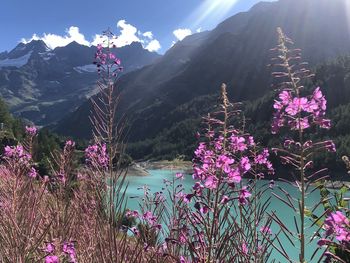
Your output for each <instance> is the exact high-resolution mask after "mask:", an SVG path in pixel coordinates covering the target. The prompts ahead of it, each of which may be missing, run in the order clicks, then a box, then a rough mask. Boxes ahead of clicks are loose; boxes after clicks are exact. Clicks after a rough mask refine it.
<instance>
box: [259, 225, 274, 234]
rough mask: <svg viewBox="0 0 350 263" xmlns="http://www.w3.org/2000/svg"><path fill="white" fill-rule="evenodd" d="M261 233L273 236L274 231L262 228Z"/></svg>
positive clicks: (266, 227)
mask: <svg viewBox="0 0 350 263" xmlns="http://www.w3.org/2000/svg"><path fill="white" fill-rule="evenodd" d="M260 232H261V233H263V234H267V235H272V230H271V228H269V227H268V226H263V227H261V228H260Z"/></svg>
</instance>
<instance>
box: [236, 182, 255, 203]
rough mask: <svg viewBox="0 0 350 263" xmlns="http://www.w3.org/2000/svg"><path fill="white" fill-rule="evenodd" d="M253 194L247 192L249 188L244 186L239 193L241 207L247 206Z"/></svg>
mask: <svg viewBox="0 0 350 263" xmlns="http://www.w3.org/2000/svg"><path fill="white" fill-rule="evenodd" d="M251 195H252V194H251V193H250V192H249V191H248V190H247V187H246V186H244V187H243V188H242V189H241V190H240V193H239V198H238V201H239V203H240V204H241V205H245V204H247V202H248V200H247V199H248V198H249V197H250V196H251Z"/></svg>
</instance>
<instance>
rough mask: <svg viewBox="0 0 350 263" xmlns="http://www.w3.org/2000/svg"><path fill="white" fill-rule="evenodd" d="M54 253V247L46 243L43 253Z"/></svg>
mask: <svg viewBox="0 0 350 263" xmlns="http://www.w3.org/2000/svg"><path fill="white" fill-rule="evenodd" d="M54 251H55V245H54V244H52V243H48V244H47V245H46V249H45V252H47V253H52V252H54Z"/></svg>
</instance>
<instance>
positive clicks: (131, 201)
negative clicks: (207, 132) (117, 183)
mask: <svg viewBox="0 0 350 263" xmlns="http://www.w3.org/2000/svg"><path fill="white" fill-rule="evenodd" d="M149 172H150V175H149V176H143V177H141V176H128V177H127V180H126V181H127V182H128V183H129V187H128V189H127V191H126V195H127V197H128V205H127V207H128V208H130V209H138V208H139V206H138V199H136V198H130V197H135V196H142V195H143V190H138V188H140V187H142V186H144V185H147V186H148V187H149V188H150V189H151V191H152V192H157V191H161V188H162V187H163V180H164V179H168V180H172V178H173V176H175V174H176V172H179V171H175V170H149ZM266 183H268V181H261V184H266ZM183 185H184V187H185V189H191V187H192V185H193V180H192V177H191V175H187V176H185V180H184V181H183ZM277 185H279V186H281V187H282V188H283V189H284V190H286V191H287V192H288V193H289V194H291V195H292V196H293V197H297V196H298V195H297V194H298V193H297V190H296V189H295V188H294V187H292V186H291V185H289V184H287V183H284V182H279V181H276V182H275V187H274V189H273V190H271V192H272V191H274V192H275V193H276V194H279V195H280V194H281V192H280V191H279V190H278V189H277ZM271 192H270V193H268V194H267V196H268V195H270V196H272V194H271ZM266 198H267V197H266ZM319 198H320V195H319V192H318V191H314V192H313V193H311V194H309V195H308V196H307V199H306V202H307V205H308V206H309V207H312V206H313V205H314V204H316V203H317V202H319ZM269 210H270V211H275V212H276V214H277V215H278V216H279V218H280V219H281V220H282V221H283V223H284V224H285V225H286V226H288V227H289V228H290V229H291V230H292V231H293V232H295V224H294V219H293V216H294V215H295V213H294V212H293V210H292V209H291V208H289V207H288V206H287V205H285V204H283V203H282V202H281V201H280V200H278V199H277V198H276V197H274V196H272V200H271V205H270V207H269ZM308 225H311V222H310V223H308ZM272 230H273V232H275V233H276V232H277V230H278V227H277V226H276V225H273V226H272ZM314 231H316V228H314V229H310V230H308V232H307V234H308V237H310V236H311V235H312V234H313V232H314ZM290 238H291V239H292V240H296V239H297V237H296V236H290ZM280 239H281V241H282V244H283V248H284V249H285V250H286V251H287V253H288V255H289V256H290V257H291V258H292V259H293V260H294V261H297V260H298V251H296V249H295V248H293V247H292V246H291V244H290V243H289V241H288V239H287V238H286V237H284V236H283V235H281V236H280ZM308 240H309V239H308ZM296 244H297V243H296ZM315 248H317V245H316V242H311V243H310V244H309V245H308V247H307V250H306V255H307V259H308V260H307V262H317V260H315V259H314V260H313V261H310V257H311V255H312V254H313V253H314V249H315ZM320 253H321V252H320V251H319V252H318V254H320ZM315 258H316V259H318V257H315ZM273 259H275V260H276V261H275V262H282V263H284V262H288V261H287V260H286V259H284V258H283V257H282V256H281V255H280V254H279V253H278V252H275V253H273V254H272V256H271V258H270V260H269V262H271V261H272V260H273Z"/></svg>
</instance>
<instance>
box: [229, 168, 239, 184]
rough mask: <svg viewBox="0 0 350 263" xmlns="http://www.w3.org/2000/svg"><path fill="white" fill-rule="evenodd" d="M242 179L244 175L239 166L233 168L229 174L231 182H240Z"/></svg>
mask: <svg viewBox="0 0 350 263" xmlns="http://www.w3.org/2000/svg"><path fill="white" fill-rule="evenodd" d="M241 180H242V176H241V173H240V171H239V170H238V169H237V168H236V169H234V170H232V171H231V172H230V173H229V174H228V176H227V181H228V182H229V183H239V182H240V181H241Z"/></svg>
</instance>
